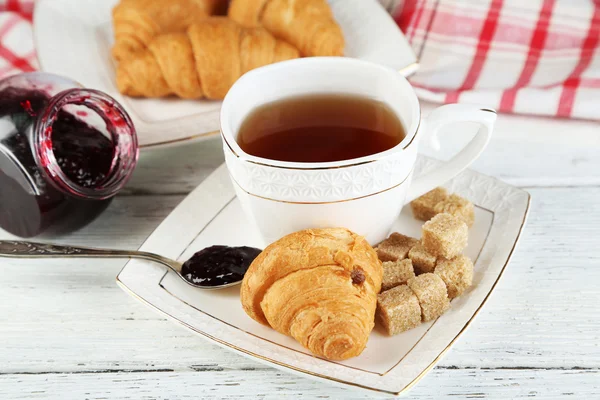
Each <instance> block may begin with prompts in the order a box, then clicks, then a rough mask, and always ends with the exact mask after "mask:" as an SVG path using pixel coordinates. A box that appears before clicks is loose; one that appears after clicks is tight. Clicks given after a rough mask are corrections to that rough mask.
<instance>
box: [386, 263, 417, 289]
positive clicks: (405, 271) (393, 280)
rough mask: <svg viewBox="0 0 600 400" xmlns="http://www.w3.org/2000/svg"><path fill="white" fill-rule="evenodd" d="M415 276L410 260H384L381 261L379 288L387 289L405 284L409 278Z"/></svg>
mask: <svg viewBox="0 0 600 400" xmlns="http://www.w3.org/2000/svg"><path fill="white" fill-rule="evenodd" d="M414 277H415V270H414V269H413V264H412V262H411V261H410V260H409V259H408V258H407V259H405V260H398V261H386V262H384V263H383V282H382V283H381V290H382V291H384V290H389V289H391V288H393V287H396V286H399V285H402V284H405V283H406V282H407V281H408V280H409V279H411V278H414Z"/></svg>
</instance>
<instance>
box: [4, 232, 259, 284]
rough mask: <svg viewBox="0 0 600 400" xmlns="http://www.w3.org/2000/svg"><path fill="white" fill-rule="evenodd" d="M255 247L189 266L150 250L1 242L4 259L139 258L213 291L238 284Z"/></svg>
mask: <svg viewBox="0 0 600 400" xmlns="http://www.w3.org/2000/svg"><path fill="white" fill-rule="evenodd" d="M260 252H261V250H260V249H255V248H253V247H229V246H211V247H208V248H206V249H204V250H201V251H199V252H198V253H196V254H194V255H193V256H192V258H190V259H189V260H188V261H187V262H186V263H185V265H182V264H181V263H180V262H179V261H175V260H172V259H170V258H167V257H163V256H161V255H158V254H154V253H149V252H146V251H133V250H116V249H115V250H111V249H97V248H93V247H76V246H65V245H60V244H51V243H35V242H26V241H21V240H0V257H10V258H48V257H51V258H56V257H65V258H70V257H79V258H85V257H94V258H98V257H101V258H137V259H142V260H148V261H153V262H157V263H160V264H162V265H164V266H166V267H167V268H169V269H170V270H171V271H173V272H174V273H175V274H176V275H177V276H178V277H179V278H181V279H182V280H183V281H184V282H185V283H187V284H188V285H190V286H194V287H196V288H199V289H205V290H213V289H220V288H225V287H229V286H233V285H235V284H238V283H240V282H241V281H242V279H243V278H244V274H245V273H246V271H247V270H248V267H249V266H250V264H252V261H254V259H255V258H256V256H258V255H259V254H260Z"/></svg>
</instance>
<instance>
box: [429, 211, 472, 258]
mask: <svg viewBox="0 0 600 400" xmlns="http://www.w3.org/2000/svg"><path fill="white" fill-rule="evenodd" d="M468 239H469V227H468V226H467V224H465V223H464V222H463V221H462V220H460V219H458V218H456V217H454V216H452V215H450V214H446V213H443V214H438V215H436V216H435V217H433V218H432V219H430V220H429V221H427V222H425V224H424V225H423V237H422V238H421V243H422V244H423V247H424V248H425V250H427V251H428V252H429V253H431V254H433V255H435V256H437V257H443V258H447V259H450V258H454V257H456V256H457V255H459V254H460V253H462V251H463V250H464V249H465V247H467V241H468Z"/></svg>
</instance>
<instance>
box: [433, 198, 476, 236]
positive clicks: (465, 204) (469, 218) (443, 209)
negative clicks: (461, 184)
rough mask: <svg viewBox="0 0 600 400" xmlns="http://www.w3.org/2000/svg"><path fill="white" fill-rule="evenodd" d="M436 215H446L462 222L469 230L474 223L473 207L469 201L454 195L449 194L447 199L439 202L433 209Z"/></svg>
mask: <svg viewBox="0 0 600 400" xmlns="http://www.w3.org/2000/svg"><path fill="white" fill-rule="evenodd" d="M434 210H435V212H436V214H441V213H448V214H451V215H454V216H455V217H457V218H459V219H461V220H463V222H464V223H465V224H467V226H468V227H469V228H470V227H472V226H473V223H474V222H475V207H474V206H473V203H471V202H470V201H469V200H467V199H465V198H463V197H460V196H459V195H456V194H451V195H450V196H449V197H448V198H447V199H445V200H442V201H440V202H439V203H437V204H436V205H435V207H434Z"/></svg>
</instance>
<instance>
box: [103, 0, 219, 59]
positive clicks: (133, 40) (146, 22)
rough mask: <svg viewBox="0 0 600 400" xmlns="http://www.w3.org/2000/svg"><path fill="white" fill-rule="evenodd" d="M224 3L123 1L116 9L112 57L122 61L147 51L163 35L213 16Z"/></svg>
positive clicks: (213, 0)
mask: <svg viewBox="0 0 600 400" xmlns="http://www.w3.org/2000/svg"><path fill="white" fill-rule="evenodd" d="M222 2H223V0H169V1H164V0H121V1H120V2H119V4H117V6H115V8H114V9H113V29H114V32H115V45H114V47H113V49H112V54H113V57H114V58H115V60H117V61H121V60H123V59H126V58H128V57H129V56H130V55H131V54H133V53H135V52H136V51H138V50H141V49H143V48H145V47H146V46H147V45H148V43H150V41H151V40H152V39H153V38H154V37H156V36H157V35H160V34H162V33H170V32H181V31H185V30H186V29H187V28H188V26H190V25H191V24H193V23H194V22H198V21H200V20H202V19H204V18H206V17H207V16H209V15H213V14H214V13H215V12H216V11H217V9H218V8H219V6H220V4H221V3H222Z"/></svg>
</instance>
